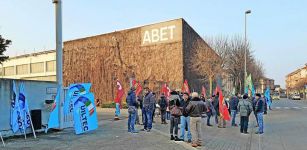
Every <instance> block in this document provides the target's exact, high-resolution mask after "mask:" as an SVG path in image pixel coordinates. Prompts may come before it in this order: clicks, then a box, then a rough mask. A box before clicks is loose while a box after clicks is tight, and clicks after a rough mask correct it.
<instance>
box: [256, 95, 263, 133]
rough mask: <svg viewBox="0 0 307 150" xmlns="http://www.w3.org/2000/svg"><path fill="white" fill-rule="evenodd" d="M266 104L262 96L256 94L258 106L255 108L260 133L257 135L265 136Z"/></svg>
mask: <svg viewBox="0 0 307 150" xmlns="http://www.w3.org/2000/svg"><path fill="white" fill-rule="evenodd" d="M264 107H265V102H264V100H263V99H262V98H261V94H260V93H257V94H256V106H255V113H256V114H257V121H258V131H257V132H256V134H263V113H264Z"/></svg>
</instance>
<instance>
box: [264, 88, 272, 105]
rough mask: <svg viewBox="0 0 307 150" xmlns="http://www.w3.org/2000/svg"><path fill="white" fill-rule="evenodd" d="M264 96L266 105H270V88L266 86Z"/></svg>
mask: <svg viewBox="0 0 307 150" xmlns="http://www.w3.org/2000/svg"><path fill="white" fill-rule="evenodd" d="M264 96H265V98H266V102H267V104H268V106H271V94H270V88H269V87H267V88H266V91H265V93H264Z"/></svg>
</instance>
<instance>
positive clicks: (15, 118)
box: [10, 80, 23, 133]
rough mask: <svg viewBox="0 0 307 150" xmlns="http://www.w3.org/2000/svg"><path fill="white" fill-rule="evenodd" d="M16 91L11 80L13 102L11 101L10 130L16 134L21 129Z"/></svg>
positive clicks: (14, 84)
mask: <svg viewBox="0 0 307 150" xmlns="http://www.w3.org/2000/svg"><path fill="white" fill-rule="evenodd" d="M17 95H18V94H17V89H16V83H15V81H14V80H13V100H12V101H11V121H10V122H11V128H12V131H13V132H14V133H16V132H17V131H18V130H19V129H23V128H22V124H23V123H22V121H21V116H20V111H19V110H20V109H19V103H18V97H17Z"/></svg>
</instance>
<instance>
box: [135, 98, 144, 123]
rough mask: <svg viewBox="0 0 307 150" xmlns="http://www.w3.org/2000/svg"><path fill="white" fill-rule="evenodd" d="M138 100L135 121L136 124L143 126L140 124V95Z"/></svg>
mask: <svg viewBox="0 0 307 150" xmlns="http://www.w3.org/2000/svg"><path fill="white" fill-rule="evenodd" d="M136 99H137V107H136V119H135V124H138V125H141V123H140V116H139V109H141V110H142V96H141V95H139V96H137V97H136ZM143 120H144V119H143V115H142V122H143Z"/></svg>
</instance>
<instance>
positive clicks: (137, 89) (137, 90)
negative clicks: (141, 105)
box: [132, 80, 143, 96]
mask: <svg viewBox="0 0 307 150" xmlns="http://www.w3.org/2000/svg"><path fill="white" fill-rule="evenodd" d="M132 86H134V88H135V95H136V96H139V94H140V93H141V92H142V89H143V88H142V85H141V84H140V83H139V82H136V80H133V81H132Z"/></svg>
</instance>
